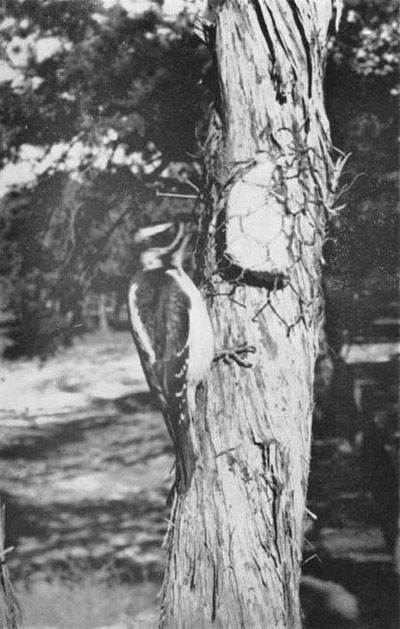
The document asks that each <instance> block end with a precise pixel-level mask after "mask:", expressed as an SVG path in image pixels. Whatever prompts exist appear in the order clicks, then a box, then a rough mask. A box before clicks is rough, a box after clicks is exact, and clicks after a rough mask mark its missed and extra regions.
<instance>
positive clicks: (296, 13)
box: [287, 0, 313, 98]
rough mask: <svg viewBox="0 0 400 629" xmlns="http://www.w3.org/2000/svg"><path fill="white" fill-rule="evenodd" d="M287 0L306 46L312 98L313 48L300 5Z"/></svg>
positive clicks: (309, 91)
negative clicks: (300, 11) (309, 42)
mask: <svg viewBox="0 0 400 629" xmlns="http://www.w3.org/2000/svg"><path fill="white" fill-rule="evenodd" d="M287 2H288V5H289V7H290V9H291V11H292V13H293V18H294V21H295V24H296V27H297V30H298V31H299V34H300V37H301V41H302V42H303V47H304V52H305V55H306V62H307V73H308V97H309V98H311V96H312V83H313V64H312V58H311V50H310V46H309V45H308V38H307V35H306V31H305V28H304V24H303V22H302V19H301V16H300V13H299V8H298V6H297V5H296V2H295V0H287Z"/></svg>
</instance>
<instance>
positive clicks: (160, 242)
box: [133, 221, 192, 270]
mask: <svg viewBox="0 0 400 629" xmlns="http://www.w3.org/2000/svg"><path fill="white" fill-rule="evenodd" d="M191 233H192V229H191V226H190V223H188V222H184V221H178V222H168V223H157V224H155V225H150V226H148V227H142V228H141V229H139V230H138V231H137V232H136V234H135V236H134V240H133V242H134V244H135V245H136V246H137V247H138V248H139V249H140V261H141V265H142V268H143V269H144V270H152V269H157V268H162V267H165V266H171V267H181V266H182V261H183V256H184V253H185V248H186V245H187V243H188V241H189V240H190V237H191Z"/></svg>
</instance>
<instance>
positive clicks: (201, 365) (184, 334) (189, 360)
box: [128, 222, 214, 483]
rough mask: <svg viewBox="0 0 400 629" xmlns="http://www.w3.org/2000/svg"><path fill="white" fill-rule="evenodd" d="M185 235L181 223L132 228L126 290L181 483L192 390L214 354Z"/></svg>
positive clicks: (187, 461)
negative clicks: (133, 268) (135, 255)
mask: <svg viewBox="0 0 400 629" xmlns="http://www.w3.org/2000/svg"><path fill="white" fill-rule="evenodd" d="M189 239H190V231H189V230H188V227H187V225H186V224H185V223H184V222H179V223H172V222H170V223H162V224H157V225H152V226H150V227H145V228H142V229H140V230H139V231H138V232H136V235H135V238H134V244H136V245H137V246H138V247H140V250H141V253H140V270H139V271H138V272H137V273H136V274H135V275H134V277H133V279H132V281H131V284H130V287H129V293H128V311H129V319H130V324H131V331H132V336H133V340H134V342H135V344H136V346H137V349H138V353H139V356H140V360H141V363H142V367H143V371H144V373H145V376H146V379H147V383H148V385H149V388H150V390H151V391H152V393H153V394H155V395H156V397H157V399H158V401H159V404H160V406H161V410H162V412H163V415H164V419H165V422H166V424H167V428H168V430H169V433H170V436H171V438H172V441H173V443H174V446H175V452H176V457H177V476H178V479H179V477H181V479H183V482H184V483H187V482H188V479H189V478H190V476H191V471H192V469H193V452H192V450H191V444H190V443H189V437H188V434H187V431H188V429H189V428H190V426H191V418H193V416H194V412H195V403H196V402H195V394H196V389H197V386H198V385H199V384H200V382H201V381H202V380H203V379H204V378H205V376H206V375H207V372H208V370H209V369H210V368H211V364H212V362H213V358H214V335H213V329H212V324H211V321H210V317H209V315H208V312H207V307H206V304H205V302H204V300H203V298H202V296H201V293H200V291H199V289H198V288H197V287H196V286H195V284H194V283H193V282H192V280H191V279H190V277H189V276H188V275H187V273H186V272H185V271H184V270H183V266H182V263H183V258H184V253H185V248H186V246H187V243H188V241H189ZM178 479H177V480H178Z"/></svg>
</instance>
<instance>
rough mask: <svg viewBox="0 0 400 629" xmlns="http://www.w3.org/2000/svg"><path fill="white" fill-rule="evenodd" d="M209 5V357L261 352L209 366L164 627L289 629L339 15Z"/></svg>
mask: <svg viewBox="0 0 400 629" xmlns="http://www.w3.org/2000/svg"><path fill="white" fill-rule="evenodd" d="M212 4H213V6H214V19H215V31H216V32H215V35H216V36H215V54H216V60H217V65H218V72H219V87H220V93H219V100H218V107H216V109H215V110H214V112H213V115H212V119H211V123H210V129H209V135H208V140H207V143H206V147H205V159H206V166H207V170H208V176H209V190H210V204H209V208H208V211H207V213H206V215H205V216H204V220H203V233H204V242H203V247H202V252H201V254H202V257H203V259H204V260H205V263H204V272H203V277H204V281H203V291H204V294H205V295H207V296H208V297H209V300H210V309H211V315H212V320H213V325H214V331H215V338H216V346H217V349H218V350H220V349H224V348H232V347H240V346H243V345H244V344H247V345H248V346H253V348H254V349H255V353H253V354H249V356H244V355H242V354H241V355H240V356H241V357H242V358H243V360H240V356H239V360H235V359H233V360H231V362H230V364H227V363H226V362H224V361H219V362H217V363H216V364H215V365H214V366H213V369H212V371H211V373H210V376H209V378H208V382H206V383H205V384H204V386H201V387H199V390H198V395H197V402H198V409H197V416H196V418H195V422H194V425H193V427H192V430H191V433H192V435H191V438H192V445H193V452H194V453H195V454H194V457H195V459H196V462H195V470H194V473H193V477H192V479H191V482H190V484H189V486H188V487H187V488H186V491H185V492H183V493H181V494H179V495H176V496H175V502H174V506H173V512H172V518H171V525H170V530H169V536H168V540H167V543H168V553H169V555H168V566H167V571H166V575H165V581H164V589H163V603H162V617H161V623H160V626H161V627H162V628H164V629H167V628H168V629H192V628H193V629H194V628H196V629H203V628H204V629H205V628H209V627H215V628H220V629H238V628H240V627H243V628H246V629H251V628H254V629H261V628H263V627H265V628H268V629H279V628H281V627H290V628H296V627H300V626H301V611H300V604H299V595H298V592H299V580H300V561H301V555H302V542H303V522H304V513H305V500H306V492H307V478H308V471H309V456H310V437H311V418H312V409H313V373H314V362H315V359H316V356H317V351H318V333H319V326H320V322H321V318H322V296H321V282H320V263H321V248H322V243H323V236H324V225H325V218H326V215H327V213H328V212H329V211H330V210H331V206H332V203H333V193H334V189H335V185H336V180H337V175H338V169H339V167H336V169H335V168H334V166H333V164H332V161H331V158H330V155H329V151H330V148H331V147H330V135H329V126H328V122H327V119H326V115H325V111H324V102H323V67H324V57H325V47H326V37H327V30H328V26H329V24H330V20H331V17H332V6H331V0H268V1H267V0H252V2H249V1H248V0H226V1H225V2H216V1H214V2H213V3H212ZM249 363H251V366H248V364H249Z"/></svg>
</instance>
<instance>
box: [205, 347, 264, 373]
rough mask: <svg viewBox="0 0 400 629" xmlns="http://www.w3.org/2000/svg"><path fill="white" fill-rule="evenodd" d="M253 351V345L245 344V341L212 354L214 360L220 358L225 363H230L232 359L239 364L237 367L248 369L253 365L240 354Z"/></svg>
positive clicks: (254, 350)
mask: <svg viewBox="0 0 400 629" xmlns="http://www.w3.org/2000/svg"><path fill="white" fill-rule="evenodd" d="M255 352H256V348H255V347H254V345H247V344H246V343H245V344H243V345H239V346H238V347H231V348H228V349H222V350H220V351H219V352H217V353H216V355H215V356H214V362H218V361H219V360H222V361H223V362H224V363H225V364H226V365H230V364H231V363H232V361H234V362H235V363H236V364H237V365H239V367H245V368H246V369H249V368H250V367H252V366H253V364H252V363H249V362H248V361H247V360H243V358H241V354H255Z"/></svg>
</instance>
